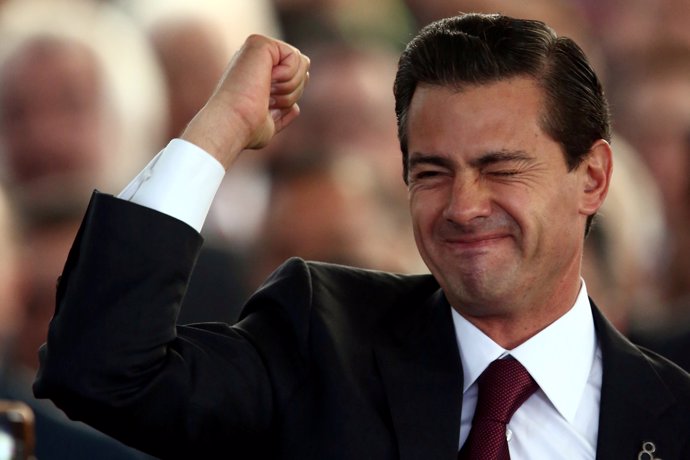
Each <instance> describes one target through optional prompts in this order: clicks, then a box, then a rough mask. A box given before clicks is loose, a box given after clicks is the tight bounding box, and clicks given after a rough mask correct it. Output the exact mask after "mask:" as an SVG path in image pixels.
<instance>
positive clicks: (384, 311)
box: [34, 194, 690, 460]
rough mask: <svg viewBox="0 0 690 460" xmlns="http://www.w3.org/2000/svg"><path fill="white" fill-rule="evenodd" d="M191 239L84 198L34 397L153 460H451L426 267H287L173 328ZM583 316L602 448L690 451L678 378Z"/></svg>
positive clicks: (685, 384) (446, 311)
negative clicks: (222, 307) (590, 342)
mask: <svg viewBox="0 0 690 460" xmlns="http://www.w3.org/2000/svg"><path fill="white" fill-rule="evenodd" d="M200 245H201V238H200V237H199V235H198V234H197V233H196V232H195V231H194V230H192V229H191V228H189V227H187V226H186V225H184V224H182V223H180V222H179V221H176V220H175V219H173V218H171V217H168V216H165V215H162V214H159V213H157V212H155V211H151V210H148V209H146V208H143V207H140V206H136V205H133V204H131V203H126V202H122V201H119V200H116V199H114V198H112V197H109V196H106V195H99V194H96V195H95V197H94V198H93V200H92V203H91V204H90V207H89V210H88V212H87V215H86V217H85V219H84V223H83V226H82V228H81V230H80V231H79V235H78V237H77V241H76V242H75V245H74V247H73V249H72V251H71V253H70V256H69V258H68V261H67V264H66V267H65V271H64V274H63V276H62V279H61V281H60V283H59V286H58V305H57V311H56V314H55V318H54V319H53V322H52V324H51V328H50V332H49V336H48V342H47V345H46V346H45V347H44V348H43V349H42V350H41V361H42V367H41V371H40V373H39V375H38V377H37V381H36V382H35V385H34V390H35V393H36V395H37V396H39V397H49V398H51V399H53V400H54V402H55V403H56V404H57V405H58V406H59V407H61V408H63V409H64V410H65V411H66V412H67V413H68V414H69V415H70V416H71V417H73V418H76V419H80V420H84V421H86V422H87V423H89V424H92V425H93V426H95V427H97V428H99V429H101V430H103V431H105V432H107V433H109V434H111V435H113V436H115V437H117V438H119V439H122V440H123V441H125V442H127V443H130V444H132V445H134V446H136V447H138V448H140V449H142V450H144V451H148V452H151V453H152V454H154V455H158V456H161V457H171V458H172V457H180V458H183V457H186V458H205V457H210V458H216V457H218V456H228V457H230V456H233V458H294V459H302V460H303V459H358V460H359V459H382V460H383V459H397V458H400V459H404V460H412V459H420V460H421V459H424V460H430V459H445V460H451V459H455V458H456V451H457V446H458V433H459V423H460V410H461V403H462V394H461V393H462V378H463V377H462V367H461V365H460V362H459V354H458V350H457V344H456V341H455V336H454V330H453V324H452V320H451V314H450V308H449V306H448V304H447V302H446V300H445V298H444V296H443V293H442V292H441V291H440V289H439V287H438V285H437V283H436V282H435V280H434V279H433V278H432V277H431V276H428V275H420V276H399V275H392V274H388V273H380V272H372V271H364V270H357V269H352V268H347V267H341V266H334V265H326V264H318V263H305V262H304V261H301V260H298V259H293V260H291V261H288V262H287V263H286V264H285V265H283V267H281V268H280V269H279V270H278V271H277V272H276V273H275V274H274V275H273V276H272V277H271V278H270V279H269V280H268V281H267V282H266V284H265V285H264V286H263V287H262V288H261V289H260V290H259V291H258V292H257V293H256V294H255V295H254V296H253V297H252V298H251V299H250V301H249V302H248V304H247V306H246V308H245V310H244V312H243V316H242V319H241V320H240V322H239V323H238V324H237V325H236V326H234V327H231V326H229V325H226V324H220V323H216V324H203V325H196V326H185V327H175V319H176V315H177V311H178V308H179V304H180V300H181V298H182V296H183V294H184V291H185V286H186V283H187V279H188V277H189V273H190V271H191V270H192V267H193V263H194V258H195V255H196V253H197V251H198V250H199V247H200ZM593 308H594V314H595V321H596V328H597V333H598V337H599V339H600V341H601V348H602V353H603V365H604V375H603V386H602V400H601V419H600V423H599V425H600V427H599V443H598V458H599V459H616V460H618V459H628V458H629V459H636V458H637V454H638V452H640V451H641V448H642V443H643V442H644V441H652V442H654V443H655V446H656V455H657V456H659V457H661V458H663V459H664V460H672V459H689V458H690V376H688V374H686V373H684V372H683V371H681V370H680V369H678V368H677V367H675V366H674V365H672V364H670V363H669V362H667V361H664V360H663V359H661V358H659V357H657V356H655V355H653V354H650V353H647V352H645V351H642V350H640V349H638V348H636V347H635V346H633V345H632V344H631V343H630V342H628V341H627V340H626V339H625V338H623V337H622V336H621V335H620V334H618V333H617V332H616V331H615V330H614V329H613V328H612V327H611V326H610V325H609V323H608V322H607V321H606V320H605V319H604V318H603V317H602V315H601V314H600V313H599V312H598V310H597V309H596V307H593ZM564 456H565V458H567V453H565V455H564Z"/></svg>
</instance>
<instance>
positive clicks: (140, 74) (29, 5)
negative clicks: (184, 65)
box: [0, 0, 166, 204]
mask: <svg viewBox="0 0 690 460" xmlns="http://www.w3.org/2000/svg"><path fill="white" fill-rule="evenodd" d="M0 82H2V84H1V85H0V158H1V159H2V163H3V166H2V170H3V173H4V176H5V177H6V179H7V180H8V182H9V185H10V186H11V187H12V188H17V189H20V193H21V198H22V199H23V200H24V201H31V202H32V203H35V204H40V203H48V202H53V201H55V200H59V199H60V197H61V196H62V197H65V196H81V195H82V194H83V193H84V191H85V190H92V189H94V188H99V189H102V190H115V189H119V188H121V187H123V186H124V185H125V184H126V181H127V180H128V178H129V177H131V173H132V171H133V169H134V168H140V167H141V166H142V165H143V164H145V161H146V158H145V157H144V153H143V152H147V154H146V155H148V152H150V151H151V150H156V149H158V148H160V147H161V139H162V136H164V135H165V132H164V131H163V130H164V126H165V117H166V113H165V103H166V102H165V97H164V95H165V82H164V80H163V79H162V74H161V72H160V68H159V66H158V63H157V61H156V60H155V57H154V55H153V52H152V50H151V47H150V45H149V42H148V41H147V39H146V37H145V36H144V35H143V34H142V32H141V31H140V30H139V29H138V28H137V27H136V25H135V24H134V23H132V22H131V21H130V20H129V19H128V18H127V17H126V16H125V15H123V14H121V13H120V12H119V11H118V10H116V9H115V8H112V7H110V6H109V5H107V4H105V3H101V2H85V1H77V0H72V1H70V0H62V1H60V0H56V1H52V0H48V1H47V0H18V1H9V2H7V3H6V4H5V5H3V6H2V8H0ZM58 191H59V192H60V193H59V194H58V193H57V192H58Z"/></svg>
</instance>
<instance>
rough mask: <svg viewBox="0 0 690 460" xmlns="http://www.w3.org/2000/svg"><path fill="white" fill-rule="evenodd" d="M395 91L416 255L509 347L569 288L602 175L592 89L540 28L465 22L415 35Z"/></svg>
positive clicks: (603, 129) (568, 49) (605, 171)
mask: <svg viewBox="0 0 690 460" xmlns="http://www.w3.org/2000/svg"><path fill="white" fill-rule="evenodd" d="M395 93H396V103H397V113H398V120H399V135H400V142H401V146H402V150H403V154H404V157H405V179H406V181H407V184H408V192H409V201H410V212H411V215H412V222H413V227H414V234H415V240H416V243H417V247H418V249H419V252H420V254H421V256H422V258H423V259H424V262H425V263H426V265H427V266H428V267H429V269H430V271H431V272H432V274H433V275H434V276H435V278H436V279H437V280H438V282H439V284H440V285H441V288H442V289H443V291H444V293H445V294H446V297H447V298H448V300H449V301H450V303H451V305H453V306H454V307H455V308H456V309H458V311H459V312H460V313H461V314H463V315H464V316H465V317H467V318H468V319H470V321H473V322H474V323H475V325H477V327H479V328H480V329H482V330H484V332H485V333H487V334H488V335H489V336H491V337H492V338H494V340H496V341H497V342H498V343H501V344H502V345H503V346H507V347H512V346H515V345H517V344H519V343H521V342H522V341H524V340H525V339H526V338H528V337H530V336H531V335H533V334H534V333H536V332H538V331H539V330H541V328H543V327H545V326H546V325H548V324H550V322H552V321H554V320H555V319H556V318H558V317H560V316H561V315H563V314H564V313H565V312H566V311H567V310H568V309H569V308H570V307H571V306H572V305H573V303H574V302H575V298H576V296H577V293H578V292H579V288H580V276H581V275H580V272H581V259H582V253H583V243H584V241H583V237H582V235H583V234H584V233H585V232H586V229H587V228H588V226H589V222H590V221H591V216H592V215H594V214H595V213H596V212H597V210H598V209H599V208H600V206H601V204H602V203H603V200H604V198H605V196H606V193H607V191H608V184H609V181H610V177H611V149H610V147H609V144H608V142H607V141H606V140H607V139H608V136H609V133H608V129H609V125H608V111H607V108H606V102H605V99H604V98H603V95H602V91H601V86H600V85H599V82H598V80H597V78H596V76H595V75H594V73H593V72H592V71H591V69H590V68H589V66H588V65H587V64H586V61H585V58H584V56H583V55H582V53H581V52H580V51H579V48H577V47H576V46H575V45H574V43H573V42H572V41H569V40H565V39H558V38H556V37H555V35H554V34H553V32H551V30H550V29H548V28H547V27H546V26H545V25H544V24H543V23H539V22H534V21H519V20H513V19H510V18H505V17H500V16H485V15H467V16H460V17H456V18H451V19H447V20H443V21H441V22H438V23H435V24H433V25H431V26H429V27H428V28H426V29H424V30H423V31H422V32H421V34H420V36H419V37H418V38H416V39H414V40H413V41H412V43H411V44H410V45H409V46H408V49H407V50H406V51H405V53H404V54H403V57H402V58H401V62H400V68H399V71H398V77H397V79H396V85H395Z"/></svg>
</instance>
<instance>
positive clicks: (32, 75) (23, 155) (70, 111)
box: [0, 38, 107, 184]
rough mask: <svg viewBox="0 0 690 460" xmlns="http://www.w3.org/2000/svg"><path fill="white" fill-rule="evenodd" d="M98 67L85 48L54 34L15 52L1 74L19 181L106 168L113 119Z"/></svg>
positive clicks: (0, 96)
mask: <svg viewBox="0 0 690 460" xmlns="http://www.w3.org/2000/svg"><path fill="white" fill-rule="evenodd" d="M98 69H99V67H98V64H97V61H96V59H95V57H94V56H93V55H92V54H91V53H90V51H89V50H88V49H86V48H85V47H83V46H81V45H78V44H75V43H70V42H65V41H58V40H57V39H51V38H42V39H36V40H33V41H30V42H29V43H27V44H25V45H24V46H21V47H20V48H19V49H18V50H16V51H15V52H14V53H13V54H12V55H11V56H10V57H9V59H8V60H7V62H6V63H5V65H4V67H3V68H2V72H1V73H0V141H1V142H2V144H3V145H2V147H3V150H4V152H3V154H4V156H5V157H6V158H5V162H6V163H7V167H8V168H9V171H10V175H11V179H12V180H13V182H15V183H20V184H34V183H37V182H40V181H42V180H48V179H51V178H54V177H59V176H61V175H85V176H88V175H89V173H90V172H92V171H97V170H98V169H99V168H100V167H101V164H102V162H103V157H104V155H105V153H104V152H105V147H104V144H105V142H104V137H103V134H104V133H105V130H106V129H107V124H106V120H105V110H104V107H105V103H104V96H103V88H102V79H101V75H100V74H99V72H98Z"/></svg>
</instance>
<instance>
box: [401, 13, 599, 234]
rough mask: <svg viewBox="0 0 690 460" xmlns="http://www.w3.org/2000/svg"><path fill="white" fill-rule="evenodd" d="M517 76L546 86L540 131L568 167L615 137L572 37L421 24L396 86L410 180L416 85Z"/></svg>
mask: <svg viewBox="0 0 690 460" xmlns="http://www.w3.org/2000/svg"><path fill="white" fill-rule="evenodd" d="M516 76H528V77H532V78H534V79H535V81H536V82H537V84H538V85H539V86H540V87H541V88H542V89H543V90H544V94H545V111H544V114H543V119H542V120H541V125H542V129H543V130H544V132H545V133H546V134H547V135H548V136H550V137H551V138H552V139H553V140H555V141H556V142H558V143H559V144H560V145H561V146H562V148H563V152H564V155H565V160H566V163H567V165H568V168H569V169H570V170H573V169H575V168H576V167H577V166H578V165H579V164H580V162H581V161H582V159H583V157H584V156H586V155H587V153H588V152H589V151H590V148H591V147H592V144H594V142H596V141H597V140H599V139H605V140H606V141H609V140H610V137H611V127H610V117H609V109H608V103H607V101H606V98H605V97H604V92H603V89H602V85H601V83H600V81H599V79H598V78H597V76H596V74H595V73H594V70H593V69H592V67H591V66H590V64H589V62H588V61H587V58H586V56H585V54H584V53H583V52H582V50H581V49H580V47H579V46H578V45H577V44H576V43H575V42H574V41H572V40H571V39H569V38H566V37H558V36H557V35H556V33H555V32H554V31H553V30H552V29H551V28H550V27H548V26H547V25H546V24H544V23H543V22H540V21H533V20H526V19H514V18H510V17H507V16H502V15H498V14H479V13H469V14H461V15H458V16H454V17H451V18H446V19H441V20H439V21H436V22H433V23H431V24H429V25H427V26H426V27H424V28H423V29H422V30H421V31H420V32H419V34H418V35H417V36H416V37H415V38H413V39H412V41H410V43H409V44H408V45H407V47H406V48H405V50H404V51H403V53H402V55H401V56H400V61H399V62H398V72H397V75H396V77H395V85H394V88H393V91H394V94H395V114H396V116H397V120H398V139H399V140H400V148H401V150H402V155H403V178H404V179H405V182H407V175H408V164H407V163H408V151H407V126H406V125H407V113H408V109H409V107H410V102H411V101H412V96H413V95H414V92H415V89H416V88H417V85H418V84H420V83H424V84H430V85H440V86H450V87H456V88H462V87H463V86H465V85H481V84H487V83H493V82H496V81H499V80H503V79H507V78H511V77H516ZM591 217H592V216H590V219H589V220H588V222H587V228H589V225H590V222H591Z"/></svg>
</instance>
